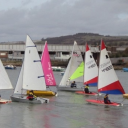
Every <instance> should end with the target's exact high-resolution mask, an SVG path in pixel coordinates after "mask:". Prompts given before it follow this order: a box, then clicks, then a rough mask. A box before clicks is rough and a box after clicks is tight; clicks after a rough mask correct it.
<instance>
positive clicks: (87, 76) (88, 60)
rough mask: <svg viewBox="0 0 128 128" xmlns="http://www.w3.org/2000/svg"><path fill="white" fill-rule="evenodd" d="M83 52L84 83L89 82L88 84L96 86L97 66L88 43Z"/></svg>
mask: <svg viewBox="0 0 128 128" xmlns="http://www.w3.org/2000/svg"><path fill="white" fill-rule="evenodd" d="M85 53H86V54H85V66H84V84H89V86H97V82H98V67H97V64H96V62H95V60H94V58H93V55H92V53H91V51H90V49H89V47H88V44H86V52H85Z"/></svg>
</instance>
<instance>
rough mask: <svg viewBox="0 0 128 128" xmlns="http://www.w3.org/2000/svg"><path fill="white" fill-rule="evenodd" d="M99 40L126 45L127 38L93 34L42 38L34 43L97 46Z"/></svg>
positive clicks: (114, 44) (110, 43)
mask: <svg viewBox="0 0 128 128" xmlns="http://www.w3.org/2000/svg"><path fill="white" fill-rule="evenodd" d="M101 38H102V39H103V40H104V41H105V44H106V45H110V46H117V45H118V46H122V45H128V36H109V35H107V36H104V35H99V34H95V33H77V34H75V35H67V36H60V37H52V38H46V39H43V38H42V39H41V41H37V42H36V43H44V42H45V41H47V42H48V44H73V42H74V40H75V41H77V43H78V44H82V45H83V44H85V43H86V42H88V44H91V45H97V44H100V41H101Z"/></svg>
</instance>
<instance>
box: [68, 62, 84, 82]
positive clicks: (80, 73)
mask: <svg viewBox="0 0 128 128" xmlns="http://www.w3.org/2000/svg"><path fill="white" fill-rule="evenodd" d="M83 74H84V62H82V63H81V64H80V65H79V67H78V68H77V69H76V70H75V72H74V73H73V74H72V76H71V77H70V80H73V79H76V78H78V77H81V76H83Z"/></svg>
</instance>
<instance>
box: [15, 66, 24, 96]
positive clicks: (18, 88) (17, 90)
mask: <svg viewBox="0 0 128 128" xmlns="http://www.w3.org/2000/svg"><path fill="white" fill-rule="evenodd" d="M23 69H24V68H23V65H22V67H21V70H20V75H19V78H18V81H17V84H16V87H15V90H14V94H26V90H23V89H22V86H23Z"/></svg>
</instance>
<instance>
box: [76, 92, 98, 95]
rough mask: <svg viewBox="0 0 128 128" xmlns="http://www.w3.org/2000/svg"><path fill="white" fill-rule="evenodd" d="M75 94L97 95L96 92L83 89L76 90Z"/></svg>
mask: <svg viewBox="0 0 128 128" xmlns="http://www.w3.org/2000/svg"><path fill="white" fill-rule="evenodd" d="M76 93H77V94H81V95H93V96H94V95H97V93H95V92H92V93H85V92H84V91H76Z"/></svg>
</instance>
